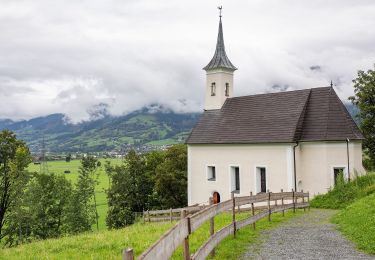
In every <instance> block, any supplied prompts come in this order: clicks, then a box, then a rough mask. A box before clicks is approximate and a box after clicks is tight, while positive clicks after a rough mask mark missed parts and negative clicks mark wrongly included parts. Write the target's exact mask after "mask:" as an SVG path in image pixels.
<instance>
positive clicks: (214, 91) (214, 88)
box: [211, 82, 216, 96]
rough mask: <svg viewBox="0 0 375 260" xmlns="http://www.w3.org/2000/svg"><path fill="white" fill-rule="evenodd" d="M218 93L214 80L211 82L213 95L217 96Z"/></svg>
mask: <svg viewBox="0 0 375 260" xmlns="http://www.w3.org/2000/svg"><path fill="white" fill-rule="evenodd" d="M215 95H216V84H215V82H212V83H211V96H215Z"/></svg>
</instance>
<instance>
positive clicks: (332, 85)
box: [331, 79, 333, 88]
mask: <svg viewBox="0 0 375 260" xmlns="http://www.w3.org/2000/svg"><path fill="white" fill-rule="evenodd" d="M332 87H333V82H332V79H331V88H332Z"/></svg>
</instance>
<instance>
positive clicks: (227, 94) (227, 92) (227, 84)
mask: <svg viewBox="0 0 375 260" xmlns="http://www.w3.org/2000/svg"><path fill="white" fill-rule="evenodd" d="M225 96H226V97H229V83H225Z"/></svg>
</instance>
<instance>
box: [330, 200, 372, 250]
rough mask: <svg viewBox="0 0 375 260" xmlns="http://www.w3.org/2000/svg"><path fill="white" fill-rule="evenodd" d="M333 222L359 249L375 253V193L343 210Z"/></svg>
mask: <svg viewBox="0 0 375 260" xmlns="http://www.w3.org/2000/svg"><path fill="white" fill-rule="evenodd" d="M333 222H334V223H336V224H337V225H338V228H339V230H340V231H341V232H342V233H343V234H344V235H345V236H347V237H348V238H349V239H350V240H352V241H353V242H354V243H355V244H356V246H357V247H358V248H359V249H361V250H364V251H365V252H367V253H370V254H374V255H375V194H372V195H369V196H366V197H364V198H362V199H360V200H358V201H356V202H354V203H353V204H351V205H350V206H348V207H347V208H345V209H343V210H341V211H340V213H338V214H337V215H336V216H335V217H334V218H333Z"/></svg>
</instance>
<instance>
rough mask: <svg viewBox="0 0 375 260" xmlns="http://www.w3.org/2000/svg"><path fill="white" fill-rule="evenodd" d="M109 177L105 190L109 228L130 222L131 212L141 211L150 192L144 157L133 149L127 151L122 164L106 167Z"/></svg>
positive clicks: (131, 218)
mask: <svg viewBox="0 0 375 260" xmlns="http://www.w3.org/2000/svg"><path fill="white" fill-rule="evenodd" d="M106 171H107V174H108V176H110V178H111V186H110V187H109V189H108V190H107V197H108V206H109V209H108V215H107V218H106V222H107V226H108V227H109V228H119V227H124V226H126V225H129V224H132V223H133V221H134V214H133V212H142V211H143V210H144V209H145V206H146V204H147V202H148V198H149V196H150V194H151V193H152V188H153V185H152V181H151V179H150V178H148V176H147V175H146V168H145V160H144V157H143V156H141V155H139V154H137V153H136V152H135V151H134V150H131V151H129V153H128V154H127V155H126V157H125V160H124V162H123V164H122V165H119V166H114V167H109V166H107V167H106Z"/></svg>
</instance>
